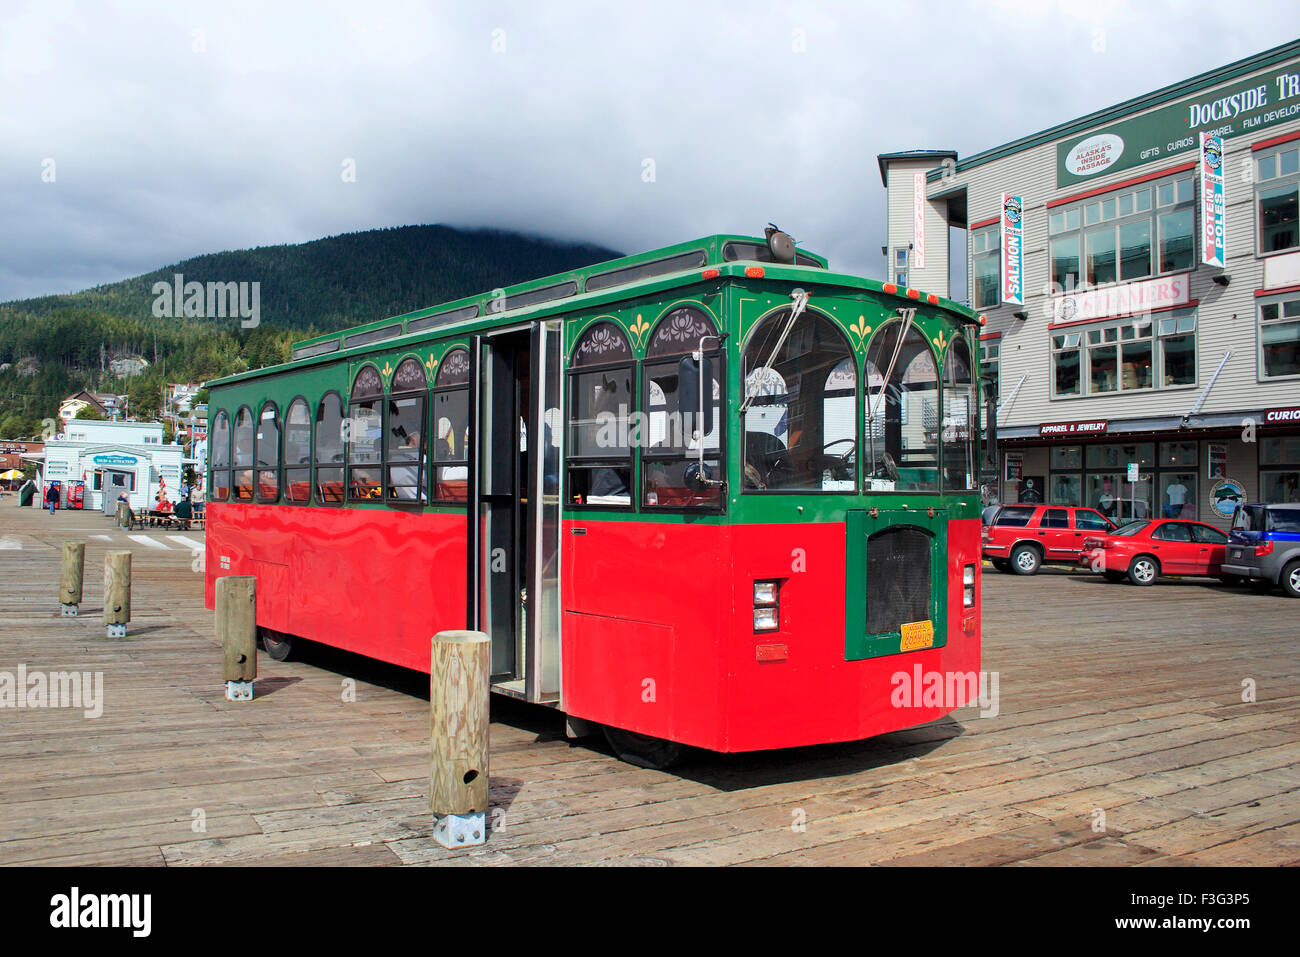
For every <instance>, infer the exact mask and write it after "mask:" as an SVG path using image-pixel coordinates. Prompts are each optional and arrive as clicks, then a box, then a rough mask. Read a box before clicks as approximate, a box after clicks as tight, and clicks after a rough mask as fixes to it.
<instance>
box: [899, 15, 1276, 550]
mask: <svg viewBox="0 0 1300 957" xmlns="http://www.w3.org/2000/svg"><path fill="white" fill-rule="evenodd" d="M1202 133H1207V134H1209V137H1210V138H1209V139H1207V140H1205V141H1204V142H1203V141H1202V137H1201V134H1202ZM879 162H880V167H881V175H882V178H883V179H884V181H885V185H886V189H887V190H888V193H889V246H888V249H887V254H888V256H889V260H890V278H891V279H896V278H897V280H898V281H900V282H901V281H903V280H904V279H905V280H906V283H907V284H908V285H910V286H912V287H914V288H917V289H921V290H924V291H927V292H928V291H934V292H939V293H941V294H946V293H948V292H949V289H950V280H951V277H952V276H953V274H954V273H955V274H958V275H965V276H966V277H967V278H966V287H965V289H964V290H963V289H961V288H957V289H953V290H952V294H953V297H954V298H957V299H963V300H965V301H967V302H969V303H970V304H971V306H972V308H974V309H975V310H976V311H978V312H980V313H982V314H983V315H984V316H985V317H986V319H987V325H986V326H985V330H984V333H983V335H982V337H981V354H982V359H983V360H984V362H983V366H984V368H983V370H982V371H983V374H984V375H985V376H986V377H991V379H992V382H991V383H989V385H990V387H991V389H992V390H994V394H996V396H997V399H998V415H997V425H998V446H999V462H998V473H997V476H996V481H992V482H991V483H990V487H989V488H988V489H987V491H988V493H989V494H990V495H996V496H997V497H998V499H999V500H1000V501H1003V502H1016V501H1026V502H1046V503H1056V504H1063V505H1089V506H1093V507H1098V508H1101V509H1102V510H1103V511H1106V512H1107V513H1109V514H1110V515H1112V516H1113V517H1115V518H1116V519H1119V520H1123V519H1127V518H1131V517H1135V516H1136V517H1139V518H1141V517H1147V516H1156V515H1164V516H1168V517H1182V518H1193V519H1199V520H1201V521H1208V522H1211V523H1213V524H1216V525H1219V526H1220V527H1226V526H1227V523H1228V521H1229V518H1230V516H1231V512H1232V509H1233V507H1234V506H1235V504H1236V503H1237V502H1240V501H1242V500H1245V501H1251V502H1258V501H1265V502H1286V501H1290V502H1296V501H1300V215H1298V202H1297V200H1298V198H1300V41H1297V42H1292V43H1289V44H1286V45H1285V46H1282V47H1278V48H1276V49H1273V50H1269V51H1266V52H1265V53H1262V54H1259V55H1257V56H1254V57H1250V58H1248V59H1246V60H1242V61H1239V62H1237V63H1233V64H1229V65H1228V66H1225V67H1222V68H1220V69H1217V70H1213V71H1210V72H1209V73H1205V74H1201V75H1200V76H1196V77H1193V78H1191V79H1188V80H1186V81H1183V82H1181V83H1178V84H1174V85H1173V86H1170V87H1167V88H1165V89H1162V90H1157V91H1155V92H1153V93H1149V94H1146V95H1143V96H1139V97H1136V98H1135V99H1132V100H1129V101H1127V102H1125V103H1121V104H1119V105H1117V106H1114V107H1111V108H1110V109H1106V110H1102V111H1099V112H1098V113H1094V114H1091V115H1089V116H1086V117H1082V118H1080V119H1077V120H1073V121H1071V122H1068V123H1064V124H1062V125H1060V126H1057V127H1053V128H1052V129H1049V130H1045V131H1043V132H1040V133H1036V134H1033V135H1031V136H1027V137H1025V138H1023V139H1020V140H1017V141H1015V142H1013V143H1009V144H1006V145H1004V146H999V147H996V148H994V149H991V150H986V151H985V152H982V153H979V154H976V155H974V156H970V157H966V158H964V159H963V158H959V157H958V156H957V154H955V153H952V152H950V151H944V150H913V151H907V152H901V153H888V154H882V156H881V157H880V159H879ZM1216 194H1217V197H1218V198H1216ZM950 229H961V230H964V231H965V232H966V244H965V245H966V250H965V260H966V261H965V263H964V264H959V265H958V266H957V267H956V268H952V267H953V266H954V264H953V262H952V259H953V255H954V254H953V253H952V251H951V250H950V249H949V245H950V244H949V235H950ZM918 240H920V241H921V243H922V255H921V256H920V257H918V256H917V245H918ZM954 245H955V244H954ZM904 252H905V253H906V254H904ZM963 265H964V268H961V266H963ZM900 269H905V270H906V275H900V274H899V270H900ZM989 478H990V479H992V478H993V477H992V476H989Z"/></svg>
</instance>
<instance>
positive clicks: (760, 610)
mask: <svg viewBox="0 0 1300 957" xmlns="http://www.w3.org/2000/svg"><path fill="white" fill-rule="evenodd" d="M780 627H781V583H780V582H779V581H757V582H754V631H756V632H757V631H777V630H779V629H780Z"/></svg>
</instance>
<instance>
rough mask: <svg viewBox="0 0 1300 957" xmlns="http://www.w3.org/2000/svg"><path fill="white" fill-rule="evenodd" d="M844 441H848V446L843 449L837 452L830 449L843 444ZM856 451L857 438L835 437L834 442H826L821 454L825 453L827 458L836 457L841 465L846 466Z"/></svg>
mask: <svg viewBox="0 0 1300 957" xmlns="http://www.w3.org/2000/svg"><path fill="white" fill-rule="evenodd" d="M846 442H847V443H848V446H849V447H848V448H847V449H846V450H845V451H843V452H840V453H838V454H837V453H834V452H832V451H831V449H833V448H835V446H837V445H844V444H845V443H846ZM857 453H858V440H857V439H836V440H835V441H834V442H827V443H826V445H825V446H824V447H823V448H822V455H825V456H826V457H828V458H834V459H838V460H839V463H840V465H841V466H847V465H848V464H849V463H850V462H852V461H853V457H854V456H855V455H857Z"/></svg>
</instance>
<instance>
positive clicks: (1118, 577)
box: [1102, 572, 1124, 582]
mask: <svg viewBox="0 0 1300 957" xmlns="http://www.w3.org/2000/svg"><path fill="white" fill-rule="evenodd" d="M1102 574H1103V575H1105V576H1106V581H1108V582H1122V581H1123V580H1124V573H1123V572H1102Z"/></svg>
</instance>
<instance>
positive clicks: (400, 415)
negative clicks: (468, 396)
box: [384, 359, 426, 502]
mask: <svg viewBox="0 0 1300 957" xmlns="http://www.w3.org/2000/svg"><path fill="white" fill-rule="evenodd" d="M425 386H426V383H425V380H424V366H422V365H421V364H420V360H419V359H403V360H402V362H401V363H400V364H399V365H398V366H397V371H396V372H394V373H393V391H392V394H391V395H390V396H389V397H388V428H387V431H386V432H385V433H384V435H385V440H384V441H385V445H386V449H385V451H386V452H387V455H388V466H387V468H388V483H387V486H386V491H387V497H388V500H389V501H394V502H423V501H424V499H425V494H424V489H425V480H424V475H425V468H424V465H425V459H424V412H425Z"/></svg>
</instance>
